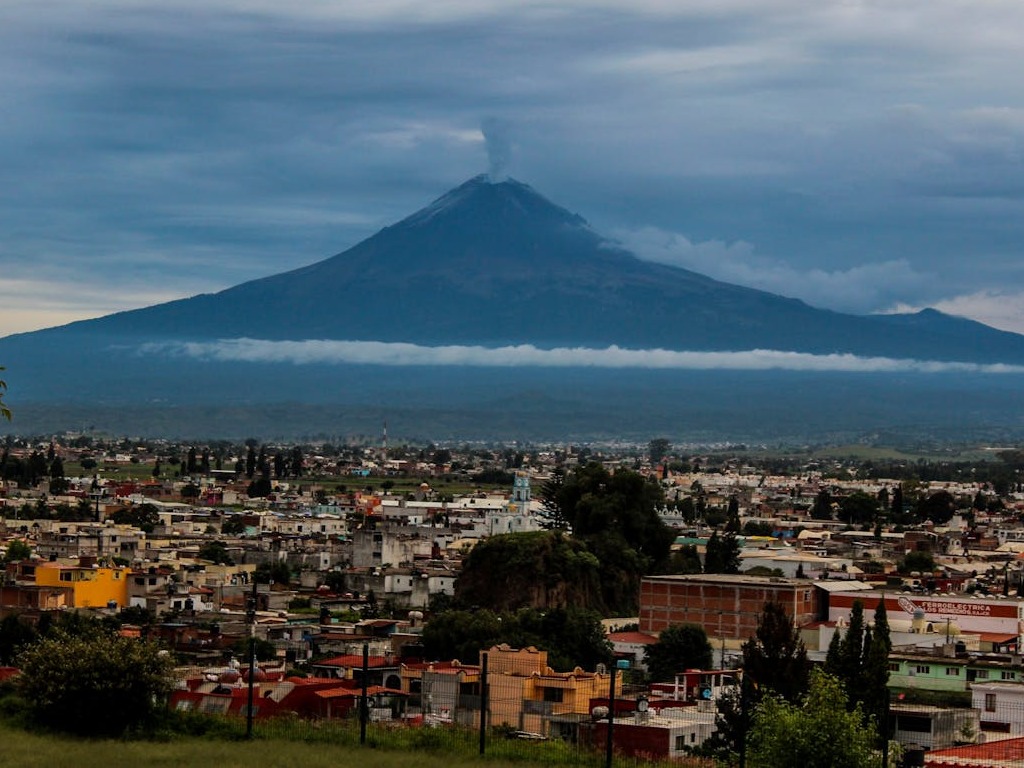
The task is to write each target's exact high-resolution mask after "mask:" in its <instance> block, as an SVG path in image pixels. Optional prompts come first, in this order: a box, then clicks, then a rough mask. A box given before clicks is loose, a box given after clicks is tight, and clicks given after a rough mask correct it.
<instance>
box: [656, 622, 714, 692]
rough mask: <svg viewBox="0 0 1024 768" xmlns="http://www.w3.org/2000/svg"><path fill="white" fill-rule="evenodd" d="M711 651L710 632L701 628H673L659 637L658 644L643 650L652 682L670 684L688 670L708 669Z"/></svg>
mask: <svg viewBox="0 0 1024 768" xmlns="http://www.w3.org/2000/svg"><path fill="white" fill-rule="evenodd" d="M711 659H712V650H711V643H709V642H708V635H707V632H705V631H704V627H702V626H700V625H699V624H673V625H672V626H670V627H666V628H665V629H664V630H662V631H661V633H660V634H659V635H658V642H656V643H654V644H653V645H648V646H647V647H646V648H645V649H644V661H645V663H646V664H647V671H648V673H649V674H650V676H651V679H652V680H655V681H664V680H671V679H672V678H674V677H675V676H676V674H677V673H679V672H682V671H684V670H686V669H709V668H710V667H711Z"/></svg>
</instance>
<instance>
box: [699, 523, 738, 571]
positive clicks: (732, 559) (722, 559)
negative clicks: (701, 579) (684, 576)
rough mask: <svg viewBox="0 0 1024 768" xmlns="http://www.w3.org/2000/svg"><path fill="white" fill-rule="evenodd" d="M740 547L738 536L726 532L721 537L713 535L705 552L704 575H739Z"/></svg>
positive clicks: (716, 533)
mask: <svg viewBox="0 0 1024 768" xmlns="http://www.w3.org/2000/svg"><path fill="white" fill-rule="evenodd" d="M739 572H740V545H739V542H738V541H737V540H736V535H735V534H734V533H732V532H726V533H725V534H723V535H721V536H719V535H718V531H715V532H714V533H712V534H711V538H710V539H708V543H707V547H706V548H705V550H704V573H739Z"/></svg>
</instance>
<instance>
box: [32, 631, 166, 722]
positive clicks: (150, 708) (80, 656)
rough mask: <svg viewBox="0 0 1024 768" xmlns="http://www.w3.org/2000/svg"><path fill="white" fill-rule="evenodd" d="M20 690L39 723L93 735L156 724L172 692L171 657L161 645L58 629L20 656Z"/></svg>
mask: <svg viewBox="0 0 1024 768" xmlns="http://www.w3.org/2000/svg"><path fill="white" fill-rule="evenodd" d="M18 666H19V667H20V668H21V675H19V676H18V678H17V684H18V692H19V693H20V694H21V696H22V697H23V698H24V700H25V701H26V702H28V710H29V716H30V717H31V718H32V719H33V720H34V721H35V722H36V723H38V724H40V725H43V726H46V727H48V728H52V729H55V730H60V731H68V732H72V733H78V734H88V735H118V734H123V733H126V732H131V731H133V730H138V729H141V728H145V727H148V726H151V725H152V724H153V723H154V722H155V721H156V720H157V719H158V715H159V714H161V712H162V710H163V709H164V707H165V703H166V698H167V695H168V694H169V693H170V690H171V685H172V681H171V661H170V659H169V658H168V657H165V656H163V655H161V654H160V652H159V650H158V648H157V646H156V645H154V644H152V643H145V642H140V641H139V640H135V639H132V638H126V637H120V636H118V635H113V634H108V633H105V632H100V631H96V632H90V633H86V634H84V635H82V636H78V637H73V636H70V635H68V634H65V633H62V632H57V633H55V634H54V635H53V636H51V637H48V638H45V639H43V640H41V641H39V642H38V643H35V644H34V645H32V646H31V647H29V648H28V649H27V650H26V651H24V652H23V653H22V654H21V655H20V656H19V657H18Z"/></svg>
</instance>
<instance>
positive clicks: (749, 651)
mask: <svg viewBox="0 0 1024 768" xmlns="http://www.w3.org/2000/svg"><path fill="white" fill-rule="evenodd" d="M743 674H744V675H746V676H749V677H750V679H751V680H752V681H754V682H755V683H756V684H757V687H758V689H759V690H761V691H773V692H775V693H776V694H778V695H779V696H781V697H782V698H784V699H785V700H786V701H789V702H796V701H798V700H799V698H800V697H801V696H803V695H804V694H805V693H806V692H807V683H808V675H809V674H810V664H809V662H808V661H807V648H806V647H805V646H804V641H803V640H801V639H800V631H799V630H798V629H797V628H796V626H795V625H794V624H793V618H792V617H791V616H790V615H789V614H788V613H786V609H785V608H783V607H782V605H781V604H780V603H777V602H774V601H773V602H767V603H765V604H764V608H763V609H762V610H761V614H760V615H759V616H758V619H757V629H756V630H754V636H753V637H751V638H750V639H749V640H747V641H746V642H745V643H744V644H743Z"/></svg>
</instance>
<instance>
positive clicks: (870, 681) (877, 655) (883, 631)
mask: <svg viewBox="0 0 1024 768" xmlns="http://www.w3.org/2000/svg"><path fill="white" fill-rule="evenodd" d="M891 651H892V638H891V636H890V632H889V617H888V614H887V613H886V610H885V601H884V600H879V601H878V606H877V607H876V608H875V615H874V620H873V622H872V627H871V643H870V646H869V647H868V650H867V653H866V654H865V657H864V665H863V670H862V673H861V679H862V680H863V685H862V687H861V703H862V704H863V706H864V714H865V716H867V717H871V718H874V721H875V725H876V726H877V727H878V728H879V729H881V727H882V725H883V723H884V722H885V713H886V710H887V709H888V707H889V653H890V652H891ZM882 736H883V738H885V737H887V735H886V734H882Z"/></svg>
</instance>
